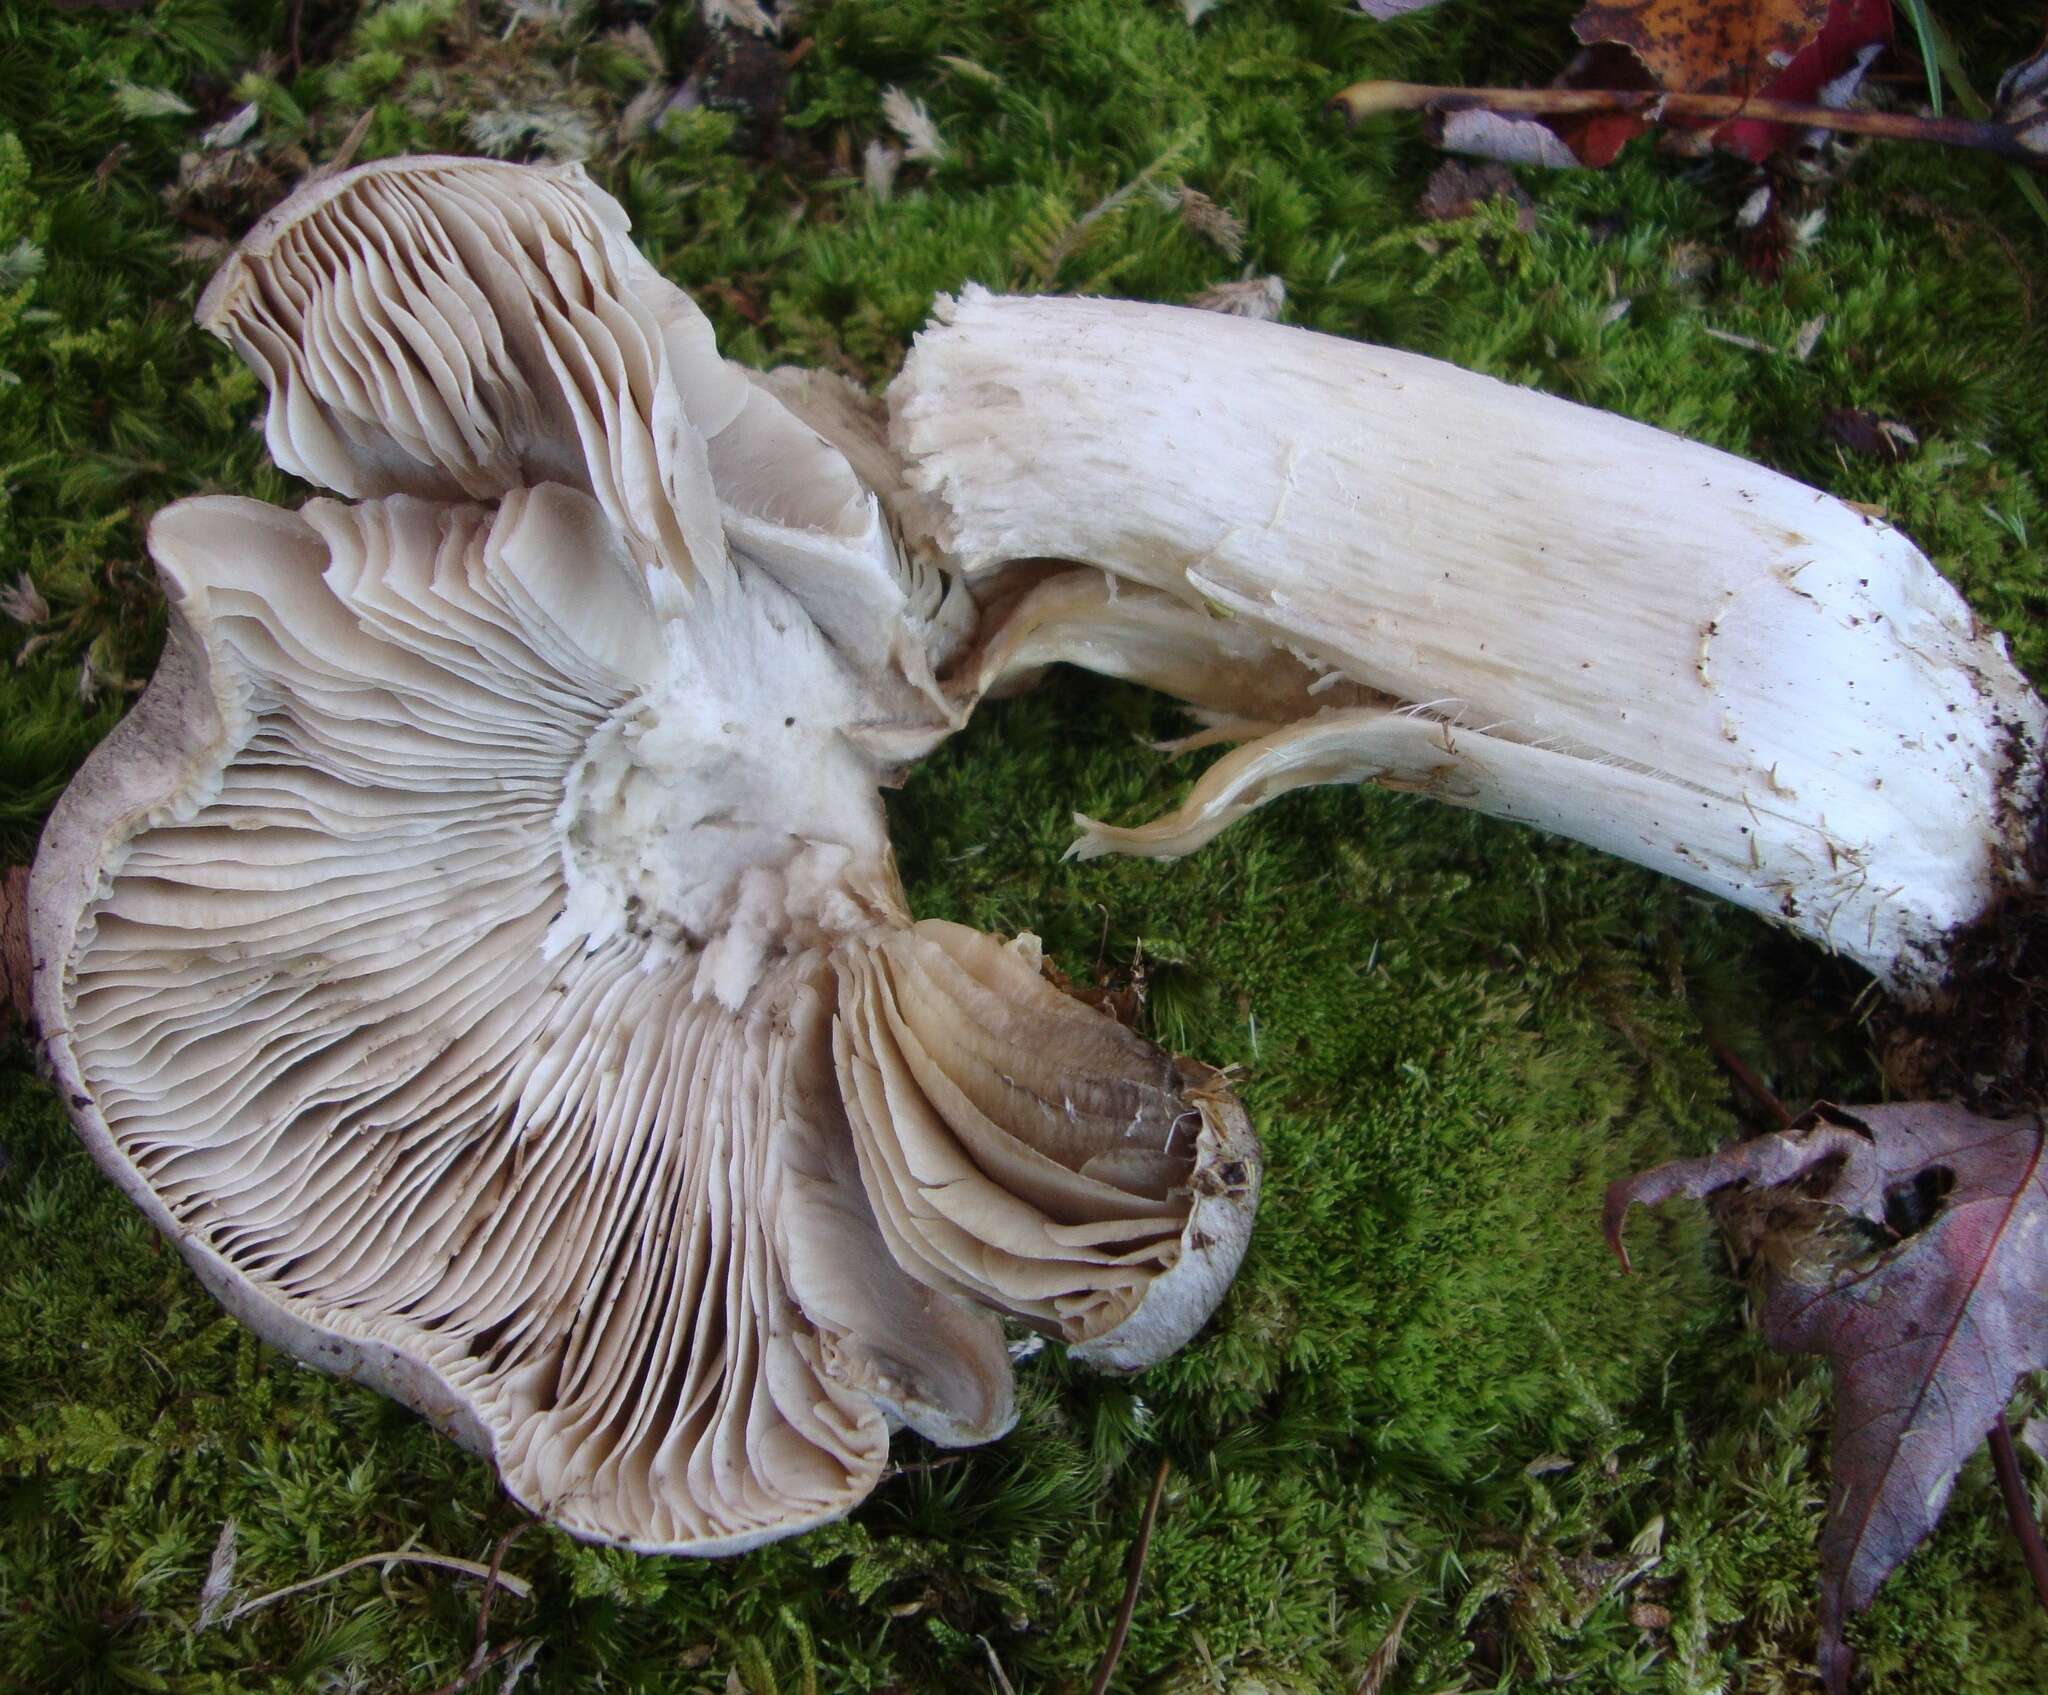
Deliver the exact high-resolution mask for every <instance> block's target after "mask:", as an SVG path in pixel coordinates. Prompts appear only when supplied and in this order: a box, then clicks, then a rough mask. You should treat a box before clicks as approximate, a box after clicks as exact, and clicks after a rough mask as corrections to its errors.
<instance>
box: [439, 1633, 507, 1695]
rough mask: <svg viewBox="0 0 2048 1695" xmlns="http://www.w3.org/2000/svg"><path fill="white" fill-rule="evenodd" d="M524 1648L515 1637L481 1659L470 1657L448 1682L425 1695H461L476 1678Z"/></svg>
mask: <svg viewBox="0 0 2048 1695" xmlns="http://www.w3.org/2000/svg"><path fill="white" fill-rule="evenodd" d="M525 1646H526V1644H525V1643H524V1642H523V1641H521V1640H520V1639H519V1638H517V1637H514V1638H513V1639H512V1640H511V1641H510V1642H507V1643H506V1644H505V1646H504V1647H502V1648H493V1649H492V1650H491V1651H490V1652H489V1653H488V1654H486V1655H484V1656H483V1657H482V1658H481V1659H479V1658H477V1657H475V1656H471V1658H470V1662H469V1664H468V1665H466V1666H464V1667H463V1668H462V1670H461V1671H459V1672H457V1673H456V1674H455V1676H454V1677H453V1678H451V1679H450V1680H449V1681H448V1682H446V1683H444V1684H441V1685H440V1686H439V1687H437V1688H434V1689H430V1690H428V1691H427V1695H462V1691H463V1690H465V1689H467V1688H468V1687H469V1686H470V1685H471V1684H473V1683H474V1682H476V1680H477V1679H478V1678H480V1677H482V1676H483V1674H484V1673H485V1672H487V1671H489V1670H490V1669H491V1667H493V1666H494V1665H496V1664H497V1663H498V1662H499V1661H500V1660H504V1659H509V1658H510V1657H511V1656H512V1655H514V1654H516V1653H518V1652H519V1650H520V1649H522V1648H524V1647H525Z"/></svg>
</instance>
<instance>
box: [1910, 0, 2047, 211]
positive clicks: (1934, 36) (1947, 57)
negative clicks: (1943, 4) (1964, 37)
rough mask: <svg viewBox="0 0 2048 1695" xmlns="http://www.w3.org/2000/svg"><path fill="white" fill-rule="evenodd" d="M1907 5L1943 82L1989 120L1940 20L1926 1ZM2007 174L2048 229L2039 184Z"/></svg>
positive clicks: (2011, 168)
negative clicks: (1929, 44)
mask: <svg viewBox="0 0 2048 1695" xmlns="http://www.w3.org/2000/svg"><path fill="white" fill-rule="evenodd" d="M1905 3H1907V6H1908V11H1909V12H1914V13H1917V16H1915V17H1914V23H1913V27H1914V28H1915V29H1916V30H1917V29H1919V28H1920V27H1921V19H1923V18H1924V19H1925V20H1926V29H1925V33H1924V35H1923V37H1922V39H1923V41H1931V42H1932V43H1933V44H1934V60H1935V63H1936V64H1937V65H1939V66H1940V67H1941V76H1942V80H1943V81H1945V82H1946V83H1947V84H1948V86H1949V88H1950V89H1951V90H1952V91H1953V92H1954V94H1955V97H1956V101H1957V103H1958V104H1959V105H1960V106H1961V107H1962V108H1963V110H1964V111H1965V112H1967V113H1969V115H1970V116H1971V117H1973V118H1985V117H1989V116H1990V115H1991V103H1990V102H1989V101H1988V100H1986V99H1985V98H1984V96H1983V95H1981V94H1979V93H1978V92H1977V90H1976V88H1975V87H1974V86H1972V84H1971V82H1970V74H1969V72H1968V71H1966V70H1964V69H1963V56H1962V55H1961V54H1960V53H1958V52H1957V51H1956V44H1955V42H1954V41H1953V40H1952V39H1951V38H1950V36H1949V33H1948V31H1947V30H1946V29H1944V28H1942V25H1941V20H1940V19H1939V18H1937V17H1936V16H1935V15H1934V13H1933V12H1932V11H1930V10H1929V9H1928V6H1927V0H1905ZM1933 84H1934V78H1932V77H1929V78H1928V86H1929V87H1932V86H1933ZM2006 170H2007V171H2008V172H2010V173H2011V176H2012V180H2013V183H2014V185H2015V186H2016V187H2017V188H2018V189H2019V191H2020V195H2021V197H2022V198H2023V199H2024V200H2025V201H2026V203H2027V204H2028V205H2029V206H2031V207H2033V209H2034V216H2035V217H2037V218H2039V219H2040V220H2041V222H2042V224H2043V225H2044V226H2048V194H2043V193H2042V192H2041V185H2040V183H2038V182H2036V181H2035V180H2034V178H2033V176H2032V175H2031V174H2029V173H2028V172H2027V171H2026V170H2024V169H2023V168H2022V167H2020V166H2018V165H2013V164H2008V165H2007V166H2006Z"/></svg>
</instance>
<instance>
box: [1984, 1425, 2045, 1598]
mask: <svg viewBox="0 0 2048 1695" xmlns="http://www.w3.org/2000/svg"><path fill="white" fill-rule="evenodd" d="M1991 1469H1992V1470H1993V1471H1995V1472H1997V1473H1998V1489H1999V1493H2000V1494H2002V1495H2003V1496H2004V1497H2005V1516H2006V1517H2007V1518H2009V1519H2011V1520H2012V1533H2013V1535H2014V1536H2016V1537H2017V1538H2018V1539H2019V1544H2020V1552H2021V1554H2023V1555H2024V1556H2025V1557H2026V1562H2027V1571H2028V1573H2029V1574H2030V1575H2031V1576H2032V1577H2033V1579H2034V1593H2035V1595H2036V1596H2038V1597H2039V1598H2040V1602H2041V1610H2042V1611H2043V1612H2048V1547H2044V1546H2043V1545H2042V1542H2041V1526H2040V1524H2039V1522H2038V1521H2037V1520H2036V1519H2035V1517H2034V1506H2033V1503H2032V1502H2031V1501H2029V1500H2028V1499H2027V1485H2026V1483H2025V1481H2024V1480H2023V1479H2022V1478H2021V1476H2020V1457H2019V1455H2018V1454H2017V1453H2016V1452H2015V1451H2014V1449H2013V1445H2012V1429H2011V1427H2010V1426H2009V1425H2007V1423H2006V1422H2005V1414H2004V1413H2000V1414H1999V1415H1998V1418H1997V1420H1996V1421H1995V1422H1994V1423H1993V1424H1992V1426H1991Z"/></svg>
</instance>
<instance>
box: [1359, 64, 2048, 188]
mask: <svg viewBox="0 0 2048 1695" xmlns="http://www.w3.org/2000/svg"><path fill="white" fill-rule="evenodd" d="M1330 104H1331V105H1332V106H1333V107H1335V108H1336V109H1337V110H1339V111H1341V112H1342V113H1343V114H1344V116H1345V117H1346V118H1347V119H1348V120H1349V121H1350V122H1352V123H1354V124H1355V123H1357V122H1359V121H1360V120H1361V119H1363V118H1372V117H1378V116H1380V115H1381V114H1382V113H1386V112H1434V113H1439V114H1441V113H1447V112H1520V113H1524V114H1526V115H1528V116H1531V117H1542V116H1558V115H1563V114H1581V115H1583V114H1589V113H1590V114H1608V113H1623V114H1632V115H1634V116H1637V117H1640V118H1642V119H1643V120H1644V121H1645V122H1646V123H1653V124H1655V123H1668V122H1687V121H1693V122H1700V123H1707V124H1722V123H1726V122H1728V121H1729V120H1730V119H1731V118H1754V119H1757V120H1759V121H1761V122H1764V123H1773V124H1794V125H1797V126H1798V127H1800V128H1802V129H1831V130H1841V131H1844V132H1846V133H1847V134H1850V135H1873V136H1878V137H1881V138H1883V139H1885V140H1888V141H1933V142H1939V143H1940V144H1941V145H1942V146H1944V147H1969V148H1974V149H1976V150H1978V151H1979V152H1984V153H1996V154H1998V155H1999V156H2000V157H2002V158H2006V159H2013V160H2017V161H2018V162H2019V163H2021V164H2023V165H2030V166H2032V167H2033V168H2034V169H2035V170H2041V169H2044V168H2048V159H2044V158H2043V157H2042V155H2041V154H2039V153H2037V152H2035V151H2034V150H2033V149H2032V148H2030V147H2029V146H2028V145H2027V143H2026V141H2025V140H2024V139H2023V136H2022V131H2021V128H2020V126H2018V125H2015V124H2005V123H1999V122H1997V121H1996V120H1994V119H1985V118H1923V117H1920V116H1918V115H1917V114H1915V113H1911V112H1845V111H1838V110H1836V109H1835V108H1834V107H1832V106H1813V105H1808V104H1806V103H1805V102H1803V101H1798V100H1767V99H1765V98H1764V97H1762V96H1761V95H1748V94H1688V93H1685V92H1683V91H1678V92H1673V91H1669V90H1665V89H1655V88H1447V87H1441V86H1438V85H1435V84H1431V83H1418V82H1356V83H1353V84H1352V85H1351V86H1350V87H1349V88H1347V89H1345V90H1344V91H1343V92H1342V93H1341V94H1338V95H1337V96H1336V97H1335V98H1334V99H1332V100H1331V102H1330Z"/></svg>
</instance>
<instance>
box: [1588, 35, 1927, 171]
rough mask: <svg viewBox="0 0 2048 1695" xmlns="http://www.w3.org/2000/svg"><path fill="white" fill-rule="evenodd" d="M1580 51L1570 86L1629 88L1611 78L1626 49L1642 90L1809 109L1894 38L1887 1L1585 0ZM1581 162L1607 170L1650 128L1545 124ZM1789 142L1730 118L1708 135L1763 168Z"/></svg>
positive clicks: (1610, 120)
mask: <svg viewBox="0 0 2048 1695" xmlns="http://www.w3.org/2000/svg"><path fill="white" fill-rule="evenodd" d="M1572 29H1573V32H1574V33H1575V34H1576V35H1577V36H1578V38H1579V40H1580V41H1582V42H1584V43H1585V44H1586V46H1587V49H1588V52H1587V53H1586V54H1584V55H1582V56H1581V60H1580V62H1579V63H1577V64H1575V65H1573V67H1572V68H1571V69H1570V70H1569V71H1567V72H1566V74H1565V76H1564V78H1563V79H1562V80H1563V82H1564V83H1565V85H1566V86H1567V87H1574V88H1633V87H1637V86H1640V85H1641V84H1640V82H1639V80H1638V78H1637V77H1634V76H1618V75H1617V74H1616V73H1615V59H1616V57H1617V54H1616V50H1617V49H1626V50H1627V58H1628V61H1629V63H1630V64H1631V65H1632V66H1633V67H1639V70H1640V73H1641V75H1642V76H1643V77H1646V78H1647V80H1648V83H1649V86H1651V87H1655V88H1666V89H1672V90H1683V91H1685V92H1687V93H1691V94H1755V95H1760V96H1763V97H1766V98H1768V99H1773V100H1799V101H1812V100H1815V99H1817V98H1818V97H1819V95H1820V92H1821V90H1822V89H1823V88H1825V87H1826V86H1827V85H1828V84H1829V83H1831V82H1833V81H1834V80H1835V79H1836V78H1837V77H1839V76H1841V75H1842V73H1843V72H1845V71H1847V70H1848V69H1849V68H1850V67H1851V66H1852V65H1854V64H1855V63H1856V60H1857V56H1858V54H1860V53H1861V52H1862V51H1863V50H1864V49H1865V48H1867V47H1871V46H1874V45H1877V44H1880V43H1886V42H1889V41H1890V40H1891V38H1892V7H1891V0H1604V3H1603V0H1592V3H1591V4H1589V5H1587V6H1586V8H1585V9H1584V10H1583V11H1581V12H1580V13H1579V15H1578V17H1577V18H1576V19H1575V20H1574V21H1573V24H1572ZM1553 127H1554V128H1556V129H1557V131H1558V133H1559V134H1560V135H1562V136H1563V137H1564V139H1565V140H1566V142H1567V143H1569V144H1570V146H1571V147H1572V150H1573V151H1574V152H1576V153H1577V154H1578V156H1579V157H1580V159H1582V160H1583V161H1584V162H1585V163H1586V164H1588V165H1593V166H1596V167H1598V166H1604V165H1607V164H1610V163H1612V161H1613V159H1614V156H1615V155H1616V154H1617V153H1619V152H1620V151H1621V148H1622V145H1623V144H1624V143H1625V142H1627V141H1629V140H1632V139H1633V138H1634V137H1635V136H1637V135H1640V134H1642V133H1643V132H1644V131H1645V130H1646V129H1647V128H1648V127H1649V125H1648V124H1647V123H1646V122H1645V121H1644V120H1643V119H1641V118H1636V117H1627V116H1619V115H1610V116H1605V117H1601V118H1597V119H1585V118H1581V119H1576V120H1553ZM1791 136H1792V132H1791V130H1790V129H1788V128H1787V126H1785V125H1784V124H1769V123H1762V122H1759V121H1758V120H1755V119H1750V118H1738V119H1734V120H1732V121H1728V122H1724V123H1722V124H1719V125H1718V126H1716V127H1715V129H1714V133H1713V143H1714V145H1715V146H1716V147H1719V148H1722V149H1724V150H1726V151H1728V152H1731V153H1739V154H1741V155H1742V156H1743V157H1744V158H1746V159H1752V160H1757V161H1761V160H1763V159H1765V158H1767V157H1768V156H1769V155H1770V154H1772V153H1774V152H1776V151H1777V150H1778V149H1779V148H1780V147H1783V146H1784V145H1785V144H1786V143H1787V142H1788V141H1789V140H1790V139H1791Z"/></svg>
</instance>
